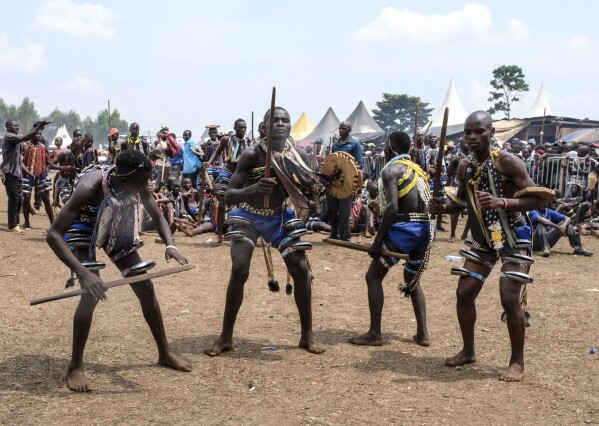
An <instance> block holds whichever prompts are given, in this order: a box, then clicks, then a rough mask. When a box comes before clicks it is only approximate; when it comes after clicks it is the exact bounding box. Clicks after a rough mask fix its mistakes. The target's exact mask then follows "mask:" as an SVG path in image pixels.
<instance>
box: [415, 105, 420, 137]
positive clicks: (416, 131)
mask: <svg viewBox="0 0 599 426" xmlns="http://www.w3.org/2000/svg"><path fill="white" fill-rule="evenodd" d="M419 109H420V105H419V102H418V101H416V117H415V118H414V146H416V141H417V140H418V110H419Z"/></svg>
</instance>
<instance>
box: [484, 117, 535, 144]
mask: <svg viewBox="0 0 599 426" xmlns="http://www.w3.org/2000/svg"><path fill="white" fill-rule="evenodd" d="M528 125H529V123H528V122H526V121H525V120H515V119H514V120H498V121H494V122H493V127H494V128H495V139H497V141H498V142H499V144H500V145H501V146H503V144H504V143H505V142H507V141H509V140H510V139H512V138H513V137H514V136H516V135H517V134H518V133H520V132H521V131H522V130H524V129H525V128H526V127H527V126H528Z"/></svg>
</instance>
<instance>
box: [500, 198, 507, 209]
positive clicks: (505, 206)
mask: <svg viewBox="0 0 599 426" xmlns="http://www.w3.org/2000/svg"><path fill="white" fill-rule="evenodd" d="M501 201H503V209H504V210H507V200H506V199H505V198H502V199H501Z"/></svg>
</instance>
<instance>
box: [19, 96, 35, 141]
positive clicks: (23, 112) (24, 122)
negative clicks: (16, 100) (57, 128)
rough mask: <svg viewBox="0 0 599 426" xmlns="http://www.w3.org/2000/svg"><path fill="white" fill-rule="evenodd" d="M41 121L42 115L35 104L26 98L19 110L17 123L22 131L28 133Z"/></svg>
mask: <svg viewBox="0 0 599 426" xmlns="http://www.w3.org/2000/svg"><path fill="white" fill-rule="evenodd" d="M39 119H40V115H39V114H38V112H37V110H36V109H35V104H34V103H33V102H31V100H30V99H29V97H26V98H25V99H23V101H22V102H21V105H19V106H18V108H17V121H18V122H19V125H20V126H21V129H23V131H24V132H25V133H27V132H28V131H29V130H31V128H32V127H33V123H35V122H36V121H38V120H39Z"/></svg>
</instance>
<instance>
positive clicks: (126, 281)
mask: <svg viewBox="0 0 599 426" xmlns="http://www.w3.org/2000/svg"><path fill="white" fill-rule="evenodd" d="M195 267H196V266H195V265H192V264H187V265H177V266H173V267H172V268H166V269H163V270H162V271H157V272H150V273H149V274H141V275H136V276H133V277H129V278H121V279H119V280H114V281H110V282H107V283H104V288H106V289H107V290H108V289H109V288H113V287H119V286H122V285H126V284H133V283H137V282H140V281H145V280H151V279H154V278H158V277H162V276H165V275H171V274H176V273H178V272H183V271H189V270H190V269H193V268H195ZM85 293H87V290H86V289H84V288H80V289H79V290H73V291H68V292H66V293H62V294H56V295H54V296H47V297H41V298H39V299H34V300H32V301H31V302H29V304H30V305H31V306H33V305H39V304H40V303H46V302H52V301H54V300H60V299H67V298H69V297H74V296H81V295H82V294H85Z"/></svg>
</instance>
